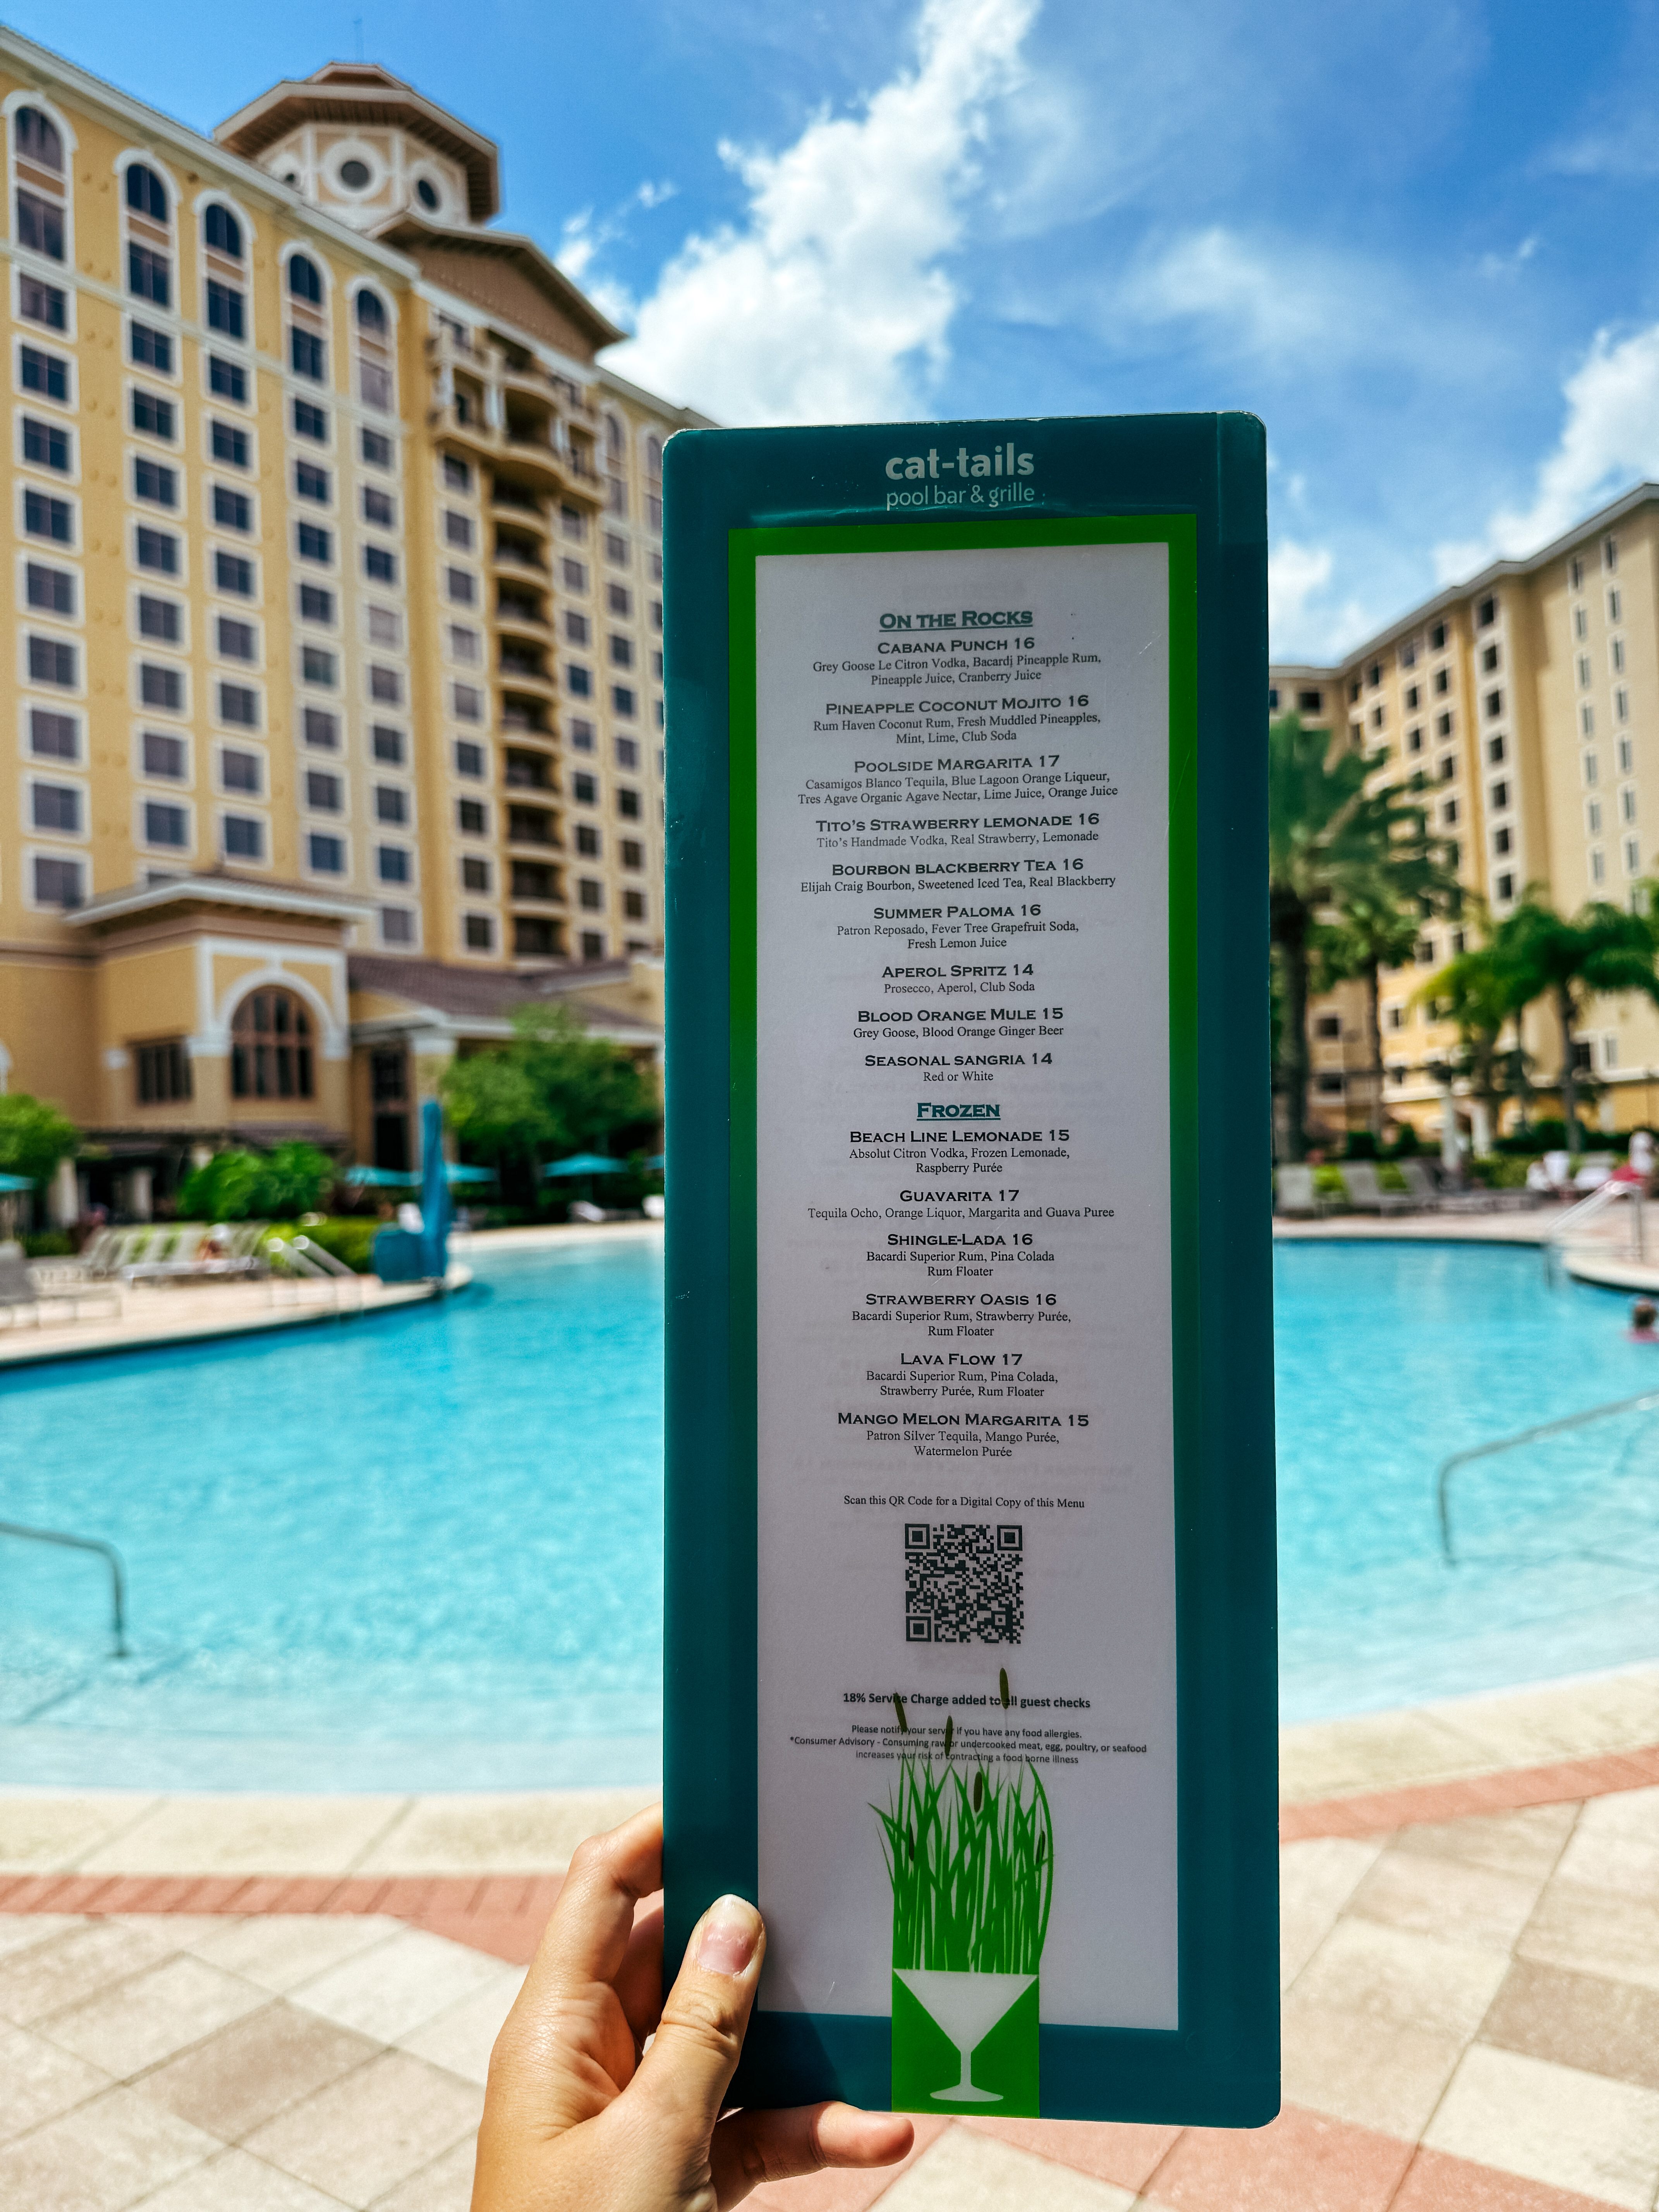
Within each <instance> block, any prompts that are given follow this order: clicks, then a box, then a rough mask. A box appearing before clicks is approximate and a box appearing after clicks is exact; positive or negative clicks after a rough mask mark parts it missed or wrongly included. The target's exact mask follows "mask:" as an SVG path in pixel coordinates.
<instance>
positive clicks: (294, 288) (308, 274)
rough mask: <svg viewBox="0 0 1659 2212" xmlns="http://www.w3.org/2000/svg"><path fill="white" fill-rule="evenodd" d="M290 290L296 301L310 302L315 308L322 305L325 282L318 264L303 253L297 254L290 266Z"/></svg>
mask: <svg viewBox="0 0 1659 2212" xmlns="http://www.w3.org/2000/svg"><path fill="white" fill-rule="evenodd" d="M288 289H289V291H290V292H291V293H292V294H293V295H294V297H295V299H296V300H308V301H310V302H311V305H312V306H313V307H320V306H321V304H322V298H323V280H322V278H321V277H320V276H319V275H318V273H317V264H316V263H315V262H314V261H307V258H306V257H305V255H304V254H303V253H296V254H295V255H294V256H293V258H292V259H291V260H290V261H289V264H288Z"/></svg>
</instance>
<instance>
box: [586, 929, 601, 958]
mask: <svg viewBox="0 0 1659 2212" xmlns="http://www.w3.org/2000/svg"><path fill="white" fill-rule="evenodd" d="M604 957H605V933H604V932H603V931H602V930H598V929H585V930H583V932H582V958H583V959H584V960H603V959H604Z"/></svg>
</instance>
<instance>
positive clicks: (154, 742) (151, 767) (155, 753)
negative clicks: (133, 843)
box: [139, 730, 186, 836]
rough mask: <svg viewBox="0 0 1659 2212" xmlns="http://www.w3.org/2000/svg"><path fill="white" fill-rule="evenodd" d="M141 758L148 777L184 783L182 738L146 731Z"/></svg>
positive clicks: (156, 731) (184, 765) (184, 764)
mask: <svg viewBox="0 0 1659 2212" xmlns="http://www.w3.org/2000/svg"><path fill="white" fill-rule="evenodd" d="M139 757H140V759H141V761H142V762H143V770H144V774H145V775H164V776H166V777H167V780H168V781H169V782H172V783H182V782H183V781H184V780H185V767H186V762H185V741H184V739H183V738H170V737H167V735H166V734H165V733H164V732H161V731H160V730H146V731H145V732H144V734H143V739H142V740H141V746H140V753H139ZM144 834H145V836H149V831H148V830H146V831H145V833H144Z"/></svg>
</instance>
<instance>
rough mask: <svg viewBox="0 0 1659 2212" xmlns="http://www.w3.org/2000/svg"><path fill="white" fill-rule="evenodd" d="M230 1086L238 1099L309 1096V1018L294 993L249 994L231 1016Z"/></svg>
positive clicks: (266, 991) (270, 990)
mask: <svg viewBox="0 0 1659 2212" xmlns="http://www.w3.org/2000/svg"><path fill="white" fill-rule="evenodd" d="M230 1088H231V1095H232V1096H233V1097H236V1098H311V1097H315V1095H316V1091H315V1085H314V1079H313V1067H312V1032H311V1014H310V1012H309V1009H308V1008H307V1006H306V1005H305V1003H304V1001H303V1000H301V999H299V998H296V997H295V994H294V993H293V992H292V991H283V990H279V989H277V988H276V987H275V986H274V985H273V986H270V987H267V988H266V989H264V990H260V991H250V992H249V993H248V994H247V996H246V999H244V1000H243V1001H242V1003H241V1005H240V1006H238V1007H237V1009H236V1012H235V1013H234V1015H233V1016H232V1017H231V1024H230Z"/></svg>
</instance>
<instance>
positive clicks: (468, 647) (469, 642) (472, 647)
mask: <svg viewBox="0 0 1659 2212" xmlns="http://www.w3.org/2000/svg"><path fill="white" fill-rule="evenodd" d="M448 636H449V653H450V658H451V659H453V660H477V658H478V647H479V638H478V633H477V630H476V629H468V628H467V626H466V624H465V623H450V625H449V631H448Z"/></svg>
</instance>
